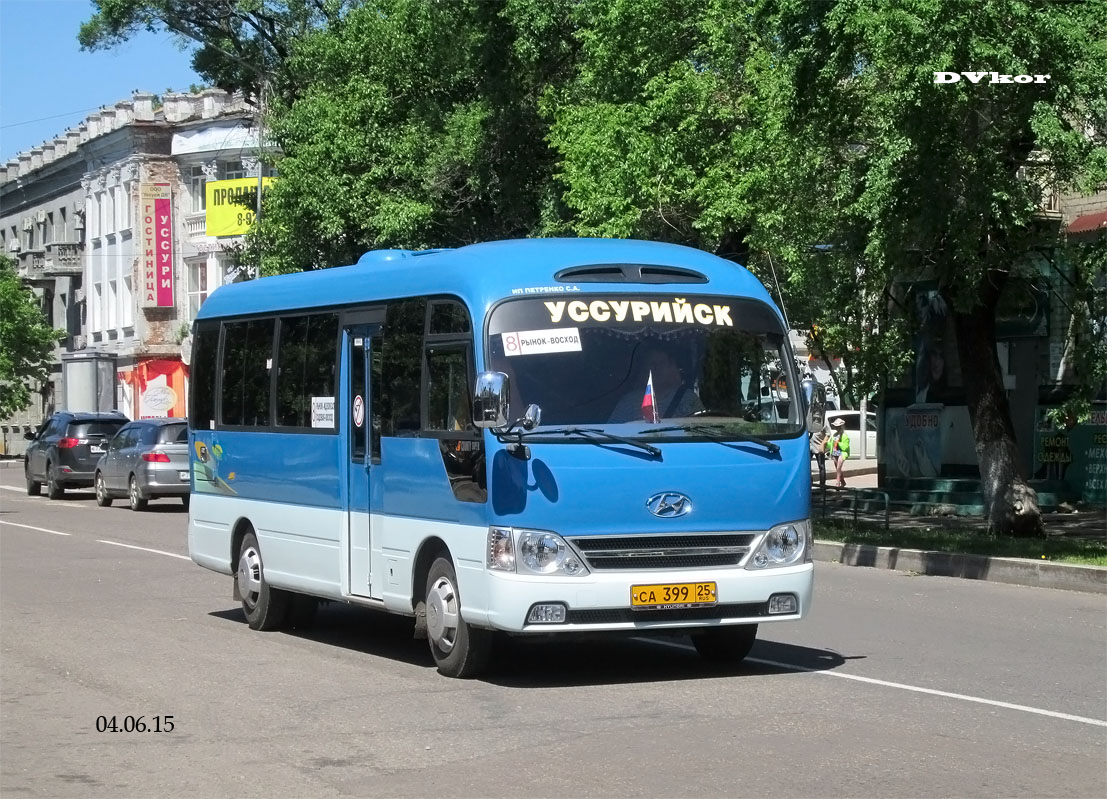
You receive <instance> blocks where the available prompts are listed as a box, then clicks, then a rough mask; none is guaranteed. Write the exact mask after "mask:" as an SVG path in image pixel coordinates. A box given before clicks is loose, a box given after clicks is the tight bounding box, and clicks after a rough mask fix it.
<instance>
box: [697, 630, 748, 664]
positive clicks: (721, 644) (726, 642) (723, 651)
mask: <svg viewBox="0 0 1107 799" xmlns="http://www.w3.org/2000/svg"><path fill="white" fill-rule="evenodd" d="M756 639H757V625H756V624H736V625H733V626H728V627H708V628H706V629H703V630H699V631H697V632H694V633H692V644H693V645H694V646H695V647H696V651H697V652H699V653H700V657H702V658H703V659H704V660H710V661H711V662H713V663H731V664H735V663H741V662H742V661H743V660H745V659H746V656H747V655H748V654H749V653H750V650H751V649H753V642H754V641H755V640H756Z"/></svg>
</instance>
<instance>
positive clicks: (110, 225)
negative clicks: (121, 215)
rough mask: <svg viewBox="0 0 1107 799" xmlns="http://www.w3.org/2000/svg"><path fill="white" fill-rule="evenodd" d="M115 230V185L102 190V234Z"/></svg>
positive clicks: (112, 232)
mask: <svg viewBox="0 0 1107 799" xmlns="http://www.w3.org/2000/svg"><path fill="white" fill-rule="evenodd" d="M114 232H115V187H114V186H112V187H111V188H110V189H107V190H106V191H104V234H105V235H107V234H114Z"/></svg>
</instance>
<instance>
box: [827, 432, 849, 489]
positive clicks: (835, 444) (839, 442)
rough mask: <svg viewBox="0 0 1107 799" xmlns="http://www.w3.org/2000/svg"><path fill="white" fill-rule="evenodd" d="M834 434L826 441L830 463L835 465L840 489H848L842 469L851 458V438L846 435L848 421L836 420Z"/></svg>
mask: <svg viewBox="0 0 1107 799" xmlns="http://www.w3.org/2000/svg"><path fill="white" fill-rule="evenodd" d="M830 426H831V427H833V428H834V432H833V433H831V434H830V438H828V439H827V440H826V451H827V452H828V453H829V454H830V462H831V463H833V464H834V474H835V476H836V477H837V478H838V482H837V485H838V488H845V487H846V478H845V477H844V476H843V475H842V468H843V467H844V466H845V465H846V458H848V457H849V436H848V435H847V434H846V420H845V419H842V418H840V417H839V418H838V419H835V420H834V421H833V422H832V423H831V425H830Z"/></svg>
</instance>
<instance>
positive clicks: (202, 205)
mask: <svg viewBox="0 0 1107 799" xmlns="http://www.w3.org/2000/svg"><path fill="white" fill-rule="evenodd" d="M207 182H208V176H207V175H205V174H204V168H203V167H202V166H194V167H192V173H191V183H190V191H191V193H192V213H194V214H198V213H200V212H201V211H204V210H206V209H207V207H208V201H207V195H206V192H205V190H204V187H205V186H206V185H207Z"/></svg>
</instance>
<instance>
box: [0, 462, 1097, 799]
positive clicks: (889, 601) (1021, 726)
mask: <svg viewBox="0 0 1107 799" xmlns="http://www.w3.org/2000/svg"><path fill="white" fill-rule="evenodd" d="M150 508H151V510H150V511H149V512H146V513H132V512H131V511H129V510H128V509H127V508H126V507H125V506H122V507H121V503H118V502H117V503H116V506H115V507H113V508H110V509H104V508H97V507H96V505H95V502H94V500H93V497H92V494H91V492H88V493H84V492H71V493H70V494H69V495H67V497H66V498H65V499H64V500H61V501H54V502H51V501H49V500H46V499H45V498H41V497H35V498H30V497H27V496H25V494H24V493H23V490H22V474H21V472H20V471H19V470H15V469H2V470H0V794H2V795H3V796H4V797H5V798H7V797H20V796H49V797H95V796H110V797H130V796H135V797H138V796H144V797H146V796H173V797H186V796H197V797H222V796H234V797H242V796H281V797H331V796H396V797H401V796H428V797H429V796H447V797H468V796H504V797H534V796H551V797H554V796H557V797H560V796H564V797H577V796H619V797H632V796H657V797H662V796H663V797H671V796H687V797H700V796H703V797H714V796H756V797H766V796H779V797H796V796H820V797H828V796H843V797H844V796H849V797H894V796H912V797H922V796H927V797H929V796H943V797H945V796H965V797H968V796H987V797H995V796H1026V797H1046V796H1059V797H1060V796H1064V797H1102V796H1107V599H1105V598H1104V597H1102V596H1098V595H1093V594H1081V593H1072V592H1065V591H1052V590H1044V589H1033V588H1023V587H1019V586H1008V585H1000V584H994V583H982V582H975V581H960V580H954V579H945V578H935V577H920V576H911V575H907V574H902V573H898V572H887V571H877V570H871V569H862V568H851V567H847V566H838V565H835V564H823V563H820V564H818V565H817V572H816V602H815V608H814V610H813V612H812V614H811V616H810V617H809V619H807V620H805V621H804V622H802V623H799V624H783V625H775V626H774V625H765V626H763V627H762V629H761V640H759V642H758V644H757V645H756V647H755V648H754V650H753V654H752V656H751V659H750V660H749V661H747V662H746V663H745V664H744V665H743V666H742V667H741V668H739V669H736V670H733V671H732V672H724V671H719V670H717V669H713V668H711V667H709V666H707V665H705V664H704V663H703V662H701V661H700V660H699V658H698V657H697V655H696V654H695V652H694V651H693V650H692V649H691V647H690V645H689V644H688V643H687V642H686V641H685V640H684V639H677V638H673V639H657V640H650V639H627V640H619V641H605V642H597V643H560V644H559V643H557V642H518V641H508V642H505V643H504V644H503V645H502V646H501V647H500V648H499V650H498V652H497V656H496V664H495V667H494V668H493V670H492V673H491V674H490V675H489V676H488V678H487V679H485V680H479V681H457V680H449V679H446V678H443V677H441V676H439V675H438V673H437V672H436V671H435V669H434V667H433V664H432V662H431V659H430V656H429V653H428V652H427V651H426V644H425V642H423V641H415V640H412V638H411V625H410V622H408V621H406V620H403V619H398V618H395V617H390V616H385V615H382V614H378V613H375V612H370V611H365V610H361V609H357V608H348V607H345V606H333V605H332V606H329V607H328V608H326V609H324V611H323V612H322V613H321V614H320V616H319V620H318V623H317V625H316V627H315V628H314V629H313V630H312V631H310V632H307V633H303V634H289V633H257V632H253V631H251V630H249V629H248V628H247V627H246V625H245V623H244V622H243V619H242V617H241V614H240V612H239V610H238V608H237V606H236V604H235V603H234V602H233V601H232V599H231V583H230V579H229V578H226V577H222V576H220V575H216V574H214V573H211V572H208V571H205V570H204V569H201V568H200V567H198V566H196V565H194V564H193V563H192V562H191V561H189V560H188V558H187V544H186V540H185V526H186V515H185V513H184V512H183V509H182V507H181V505H180V504H179V503H178V502H176V501H172V500H163V501H160V502H152V503H151V506H150ZM100 716H104V717H112V716H114V717H116V719H117V724H118V725H119V726H120V729H121V730H122V727H123V725H124V724H125V723H126V717H127V716H132V717H134V716H144V717H145V719H144V720H145V721H146V723H147V724H148V725H153V724H154V723H155V720H154V717H155V716H156V717H160V720H159V721H158V722H156V723H160V724H161V725H162V726H165V725H164V719H165V717H166V716H172V717H173V718H172V722H173V730H172V731H171V732H146V733H139V732H125V731H120V732H114V733H113V732H97V719H98V717H100Z"/></svg>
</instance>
